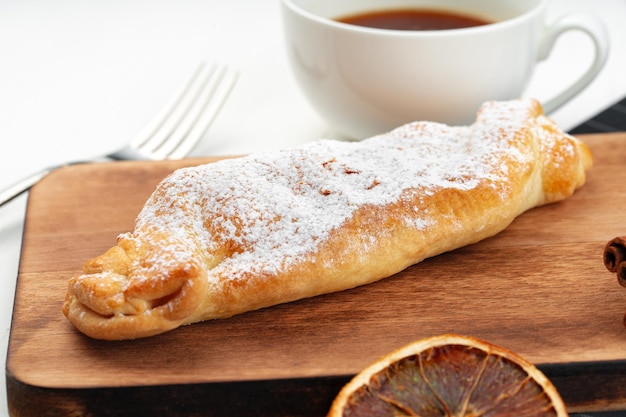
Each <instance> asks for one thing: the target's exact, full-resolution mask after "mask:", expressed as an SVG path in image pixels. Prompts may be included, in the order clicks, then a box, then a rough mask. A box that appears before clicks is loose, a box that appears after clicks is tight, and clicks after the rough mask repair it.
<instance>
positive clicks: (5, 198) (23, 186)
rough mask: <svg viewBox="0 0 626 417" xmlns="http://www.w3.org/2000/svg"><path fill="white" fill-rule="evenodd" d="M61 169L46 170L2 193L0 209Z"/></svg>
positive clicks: (51, 168) (49, 168)
mask: <svg viewBox="0 0 626 417" xmlns="http://www.w3.org/2000/svg"><path fill="white" fill-rule="evenodd" d="M59 167H60V166H53V167H48V168H44V169H42V170H40V171H37V172H35V173H33V174H31V175H29V176H28V177H26V178H24V179H22V180H21V181H19V182H17V183H15V184H13V185H10V186H9V187H7V188H5V189H4V190H2V191H0V207H1V206H3V205H5V204H6V203H8V202H9V201H11V200H13V199H14V198H15V197H17V196H19V195H21V194H23V193H24V192H26V191H28V190H30V188H31V187H32V186H33V185H35V184H37V183H38V182H39V181H40V180H41V179H42V178H44V177H45V176H46V175H48V174H49V173H50V172H52V171H54V170H56V169H57V168H59Z"/></svg>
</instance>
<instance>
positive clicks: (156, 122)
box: [129, 62, 205, 152]
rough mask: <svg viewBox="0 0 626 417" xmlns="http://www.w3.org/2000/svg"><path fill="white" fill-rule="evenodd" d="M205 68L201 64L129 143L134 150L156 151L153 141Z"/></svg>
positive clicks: (203, 64)
mask: <svg viewBox="0 0 626 417" xmlns="http://www.w3.org/2000/svg"><path fill="white" fill-rule="evenodd" d="M204 67H205V63H204V62H201V63H200V64H199V65H198V66H197V67H196V68H195V69H194V71H193V73H192V74H191V75H190V76H189V77H188V78H187V79H186V80H185V82H184V83H183V84H182V85H181V86H180V87H179V88H178V90H177V91H176V92H175V94H174V96H173V97H172V98H171V99H170V101H169V102H168V103H167V104H166V106H165V107H163V108H162V109H161V111H160V112H159V113H157V115H156V116H155V117H154V118H153V119H152V120H151V121H150V123H148V124H147V125H146V126H145V127H144V129H143V130H141V131H140V132H139V134H138V135H137V136H135V137H134V138H133V139H132V140H131V141H130V143H129V145H130V147H132V148H143V149H145V150H146V151H147V152H151V150H153V149H156V146H154V145H151V141H150V140H151V139H153V138H154V135H155V133H156V132H157V131H159V129H161V128H162V126H163V125H164V124H165V123H166V122H167V120H168V117H169V115H170V114H171V113H172V112H173V111H174V110H175V109H176V108H178V106H180V104H181V102H182V101H183V99H184V97H185V95H186V94H187V93H188V91H189V89H190V88H191V86H192V85H193V84H194V82H196V80H197V78H198V77H199V76H200V74H201V72H202V69H203V68H204Z"/></svg>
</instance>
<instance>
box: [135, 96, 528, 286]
mask: <svg viewBox="0 0 626 417" xmlns="http://www.w3.org/2000/svg"><path fill="white" fill-rule="evenodd" d="M530 110H531V107H530V105H529V102H527V101H513V102H506V103H497V105H491V104H490V105H488V106H486V107H485V108H484V110H483V112H482V114H481V117H480V120H479V121H478V122H477V123H476V124H474V125H472V126H470V127H455V128H450V127H447V126H444V125H440V124H436V123H424V122H421V123H413V124H408V125H406V126H402V127H400V128H398V129H396V130H394V131H393V132H391V133H389V134H386V135H381V136H378V137H374V138H371V139H368V140H365V141H361V142H341V141H332V140H320V141H317V142H314V143H311V144H308V145H305V146H302V147H299V148H293V149H286V150H282V151H276V152H266V153H260V154H256V155H251V156H248V157H244V158H237V159H229V160H223V161H219V162H217V163H212V164H207V165H202V166H198V167H192V168H183V169H180V170H177V171H175V172H174V173H173V174H172V175H170V176H169V177H168V178H167V179H165V180H164V182H163V183H162V184H161V186H160V187H159V188H158V189H157V191H156V192H155V193H154V194H153V196H152V197H151V199H150V200H149V201H148V203H147V204H146V206H145V208H144V209H143V211H142V212H141V213H140V215H139V216H138V219H137V227H136V232H135V233H141V231H142V230H148V229H149V230H154V229H155V228H156V229H160V230H165V231H167V232H168V233H171V234H172V235H174V237H176V238H177V239H179V240H180V241H181V242H184V243H186V244H189V245H191V247H195V243H193V242H200V245H201V248H200V249H201V251H202V252H203V253H206V254H209V255H208V256H209V257H210V256H219V255H217V254H221V253H226V254H227V255H226V257H225V258H224V259H220V261H221V263H219V265H218V266H217V267H216V268H218V269H225V270H228V271H229V272H230V271H232V274H233V277H236V271H243V270H248V271H249V270H250V269H251V268H258V271H255V272H261V273H263V272H272V271H275V270H277V269H279V268H284V267H287V266H289V264H291V263H292V262H295V261H297V260H298V259H299V258H300V257H301V256H303V255H304V254H307V253H310V252H312V251H314V250H315V247H316V245H318V244H319V242H321V241H324V239H326V238H327V237H328V235H329V233H330V231H331V230H333V229H334V228H337V227H339V226H341V225H342V224H343V223H344V222H345V221H346V219H348V218H350V217H351V215H352V214H353V213H354V211H355V210H356V209H357V208H359V207H360V206H362V205H365V204H369V205H385V204H389V203H391V202H394V201H396V200H397V199H398V198H399V197H400V195H401V193H402V192H403V191H404V190H407V189H410V188H416V187H419V188H420V189H422V190H424V192H426V193H434V192H435V191H436V190H437V189H440V188H454V189H459V190H468V189H471V188H474V187H476V186H477V185H478V184H479V183H481V182H482V183H483V184H484V183H485V181H486V182H487V183H488V184H489V186H492V187H493V188H494V190H495V191H496V193H498V194H499V195H500V197H501V198H502V199H506V198H507V190H508V188H507V181H508V180H507V175H508V172H507V167H506V166H498V165H497V164H498V163H499V162H497V161H498V160H499V157H498V155H499V154H501V153H507V154H508V155H510V156H512V157H514V158H517V159H518V160H519V164H531V163H532V161H529V160H528V159H527V158H528V157H525V156H524V155H523V154H522V153H520V152H516V151H515V150H514V149H512V148H511V147H510V146H509V144H510V141H511V140H512V137H511V136H508V135H510V134H508V133H506V132H515V131H517V130H519V129H521V128H523V124H524V122H525V121H527V120H528V118H529V117H530V113H529V112H530ZM405 222H406V224H408V225H410V226H412V227H415V228H416V229H418V230H420V229H424V228H427V227H429V226H430V225H431V224H432V219H431V217H430V215H429V213H428V209H427V207H419V206H416V207H415V208H414V216H413V217H411V218H408V219H406V220H405ZM212 254H213V255H212Z"/></svg>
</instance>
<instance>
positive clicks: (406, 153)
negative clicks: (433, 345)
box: [63, 100, 591, 339]
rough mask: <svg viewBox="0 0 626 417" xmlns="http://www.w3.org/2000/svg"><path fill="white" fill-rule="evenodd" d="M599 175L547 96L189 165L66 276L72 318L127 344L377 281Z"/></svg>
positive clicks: (472, 239) (494, 229) (68, 312)
mask: <svg viewBox="0 0 626 417" xmlns="http://www.w3.org/2000/svg"><path fill="white" fill-rule="evenodd" d="M590 166H591V154H590V152H589V150H588V148H587V147H586V146H585V145H584V144H583V143H582V142H580V141H579V140H577V139H575V138H573V137H571V136H568V135H566V134H564V133H563V132H562V131H560V130H559V129H558V128H557V127H556V125H555V124H554V123H553V122H552V121H551V120H549V119H548V118H547V117H545V116H544V115H543V111H542V109H541V106H540V105H539V103H538V102H536V101H534V100H516V101H510V102H489V103H485V104H484V105H483V106H482V108H481V109H480V111H479V113H478V116H477V120H476V122H475V123H474V124H473V125H471V126H463V127H449V126H445V125H442V124H437V123H430V122H416V123H411V124H408V125H405V126H402V127H399V128H398V129H396V130H394V131H392V132H389V133H386V134H383V135H380V136H377V137H374V138H371V139H367V140H364V141H361V142H340V141H330V140H322V141H317V142H314V143H311V144H309V145H305V146H302V147H298V148H292V149H285V150H281V151H275V152H266V153H260V154H256V155H250V156H248V157H244V158H237V159H229V160H224V161H219V162H217V163H212V164H207V165H201V166H198V167H191V168H183V169H179V170H177V171H175V172H173V173H172V174H171V175H170V176H168V177H167V178H165V179H164V180H163V181H162V182H161V183H160V184H159V186H158V187H157V188H156V190H155V191H154V193H153V194H152V196H151V197H150V198H149V199H148V201H147V202H146V204H145V206H144V208H143V209H142V211H141V212H140V213H139V215H138V217H137V221H136V225H135V230H133V231H132V232H128V233H125V234H123V235H121V236H120V237H119V239H118V243H117V245H116V246H114V247H112V248H111V249H110V250H109V251H107V252H106V253H104V254H103V255H101V256H99V257H97V258H95V259H93V260H91V261H89V262H87V263H86V264H85V266H84V269H83V273H82V274H80V275H78V276H76V277H73V278H71V279H70V281H69V287H68V293H67V296H66V300H65V303H64V307H63V311H64V313H65V315H66V316H67V317H68V319H69V320H70V321H71V322H72V323H73V324H74V325H75V326H76V327H77V328H78V329H79V330H80V331H82V332H83V333H85V334H87V335H89V336H91V337H94V338H100V339H130V338H137V337H146V336H151V335H154V334H158V333H161V332H165V331H167V330H171V329H174V328H176V327H178V326H180V325H183V324H190V323H194V322H198V321H202V320H208V319H217V318H225V317H229V316H232V315H234V314H239V313H243V312H246V311H250V310H254V309H259V308H264V307H268V306H271V305H275V304H278V303H285V302H289V301H294V300H297V299H301V298H305V297H312V296H315V295H319V294H324V293H329V292H334V291H341V290H344V289H348V288H352V287H355V286H358V285H362V284H366V283H370V282H374V281H376V280H379V279H381V278H385V277H388V276H390V275H393V274H395V273H397V272H399V271H401V270H403V269H404V268H406V267H408V266H410V265H412V264H415V263H417V262H419V261H421V260H423V259H425V258H427V257H431V256H435V255H437V254H440V253H442V252H446V251H449V250H453V249H456V248H458V247H461V246H464V245H468V244H471V243H475V242H477V241H480V240H482V239H484V238H487V237H490V236H493V235H494V234H496V233H498V232H500V231H501V230H503V229H504V228H506V227H507V226H508V225H509V224H510V223H511V222H512V221H513V219H514V218H515V217H516V216H518V215H519V214H521V213H523V212H524V211H526V210H528V209H530V208H532V207H535V206H539V205H542V204H546V203H550V202H554V201H559V200H562V199H564V198H567V197H568V196H570V195H571V194H572V193H573V192H574V190H575V189H577V188H578V187H580V186H582V185H583V184H584V182H585V171H586V169H588V168H589V167H590Z"/></svg>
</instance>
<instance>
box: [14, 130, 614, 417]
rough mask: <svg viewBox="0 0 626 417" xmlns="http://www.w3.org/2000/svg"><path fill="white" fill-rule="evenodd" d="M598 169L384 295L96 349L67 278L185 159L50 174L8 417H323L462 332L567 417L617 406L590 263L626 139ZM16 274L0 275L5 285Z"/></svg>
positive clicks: (385, 287) (317, 302)
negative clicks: (550, 385)
mask: <svg viewBox="0 0 626 417" xmlns="http://www.w3.org/2000/svg"><path fill="white" fill-rule="evenodd" d="M583 139H584V140H585V141H586V142H587V143H588V144H589V145H590V147H591V148H592V151H593V153H594V156H595V166H594V167H593V168H592V170H591V171H590V173H589V176H588V182H587V184H586V185H585V186H584V187H583V188H582V189H581V190H579V191H578V192H577V193H576V194H575V195H574V196H573V197H572V198H570V199H568V200H567V201H565V202H562V203H558V204H553V205H549V206H545V207H541V208H538V209H534V210H531V211H529V212H527V213H525V214H524V215H522V216H521V217H519V218H518V219H517V220H516V221H515V222H514V223H513V224H512V225H511V226H510V227H509V228H508V229H507V230H505V231H504V232H502V233H501V234H499V235H498V236H496V237H494V238H491V239H488V240H485V241H483V242H481V243H478V244H476V245H472V246H469V247H466V248H463V249H460V250H457V251H454V252H451V253H447V254H444V255H440V256H438V257H436V258H432V259H429V260H426V261H424V262H422V263H420V264H418V265H415V266H413V267H411V268H409V269H407V270H405V271H404V272H402V273H400V274H398V275H396V276H394V277H391V278H389V279H386V280H383V281H381V282H378V283H375V284H372V285H368V286H364V287H360V288H356V289H353V290H350V291H345V292H341V293H336V294H329V295H325V296H320V297H316V298H312V299H307V300H302V301H299V302H294V303H290V304H285V305H280V306H276V307H272V308H268V309H264V310H260V311H256V312H252V313H248V314H243V315H240V316H237V317H233V318H230V319H225V320H218V321H210V322H205V323H200V324H195V325H191V326H186V327H183V328H180V329H177V330H175V331H172V332H169V333H166V334H163V335H159V336H155V337H152V338H147V339H142V340H134V341H123V342H105V341H97V340H92V339H89V338H87V337H85V336H83V335H82V334H80V333H78V332H76V331H75V330H74V328H73V327H72V326H71V325H70V324H69V323H68V322H67V321H66V319H65V318H64V316H63V315H62V313H61V305H62V303H63V298H64V295H65V291H66V285H67V280H68V278H69V277H70V276H72V275H73V274H75V273H76V272H78V271H79V270H80V268H81V265H82V263H83V262H84V261H85V260H87V259H88V258H91V257H93V256H96V255H99V254H100V253H102V252H104V251H105V250H106V249H108V248H109V247H110V246H113V245H114V244H115V239H116V236H117V235H118V234H119V233H121V232H125V231H127V230H130V229H132V227H133V222H134V219H135V216H136V215H137V213H138V211H139V210H140V208H141V207H142V205H143V203H144V201H145V200H146V198H147V197H148V195H149V194H150V193H151V191H152V189H153V187H154V186H155V185H156V183H157V182H158V181H160V180H161V179H162V178H163V177H164V176H165V175H167V174H168V173H169V172H170V171H171V170H173V169H174V168H177V167H179V166H183V165H188V164H195V163H200V162H205V161H211V160H187V161H182V162H119V163H113V164H97V165H78V166H71V167H67V168H63V169H61V170H59V171H57V172H55V173H53V174H51V175H50V176H49V177H47V178H45V179H44V180H43V181H41V183H40V184H38V185H37V186H36V187H34V188H33V189H32V191H31V195H30V198H29V203H28V210H27V215H26V226H25V231H24V241H23V250H22V258H21V263H20V269H19V276H18V282H17V289H16V298H15V309H14V315H13V321H12V328H11V336H10V340H9V349H8V358H7V375H6V376H7V391H8V402H9V408H10V412H11V414H12V415H13V416H42V415H47V416H109V415H111V416H112V415H115V416H127V415H128V416H131V415H169V416H192V415H193V416H196V415H203V416H225V415H229V416H231V415H232V416H235V415H236V416H255V417H259V416H322V415H325V413H326V411H327V410H328V407H329V405H330V402H331V400H332V399H333V398H334V396H335V395H336V394H337V392H338V390H339V389H340V387H341V386H342V385H343V384H344V383H345V382H346V381H347V380H348V379H349V378H350V377H351V376H352V375H354V374H355V373H357V372H358V371H360V370H361V369H362V368H363V367H365V366H366V365H368V364H369V363H371V362H372V361H373V360H375V359H377V358H378V357H380V356H382V355H383V354H386V353H388V352H389V351H391V350H394V349H396V348H398V347H400V346H403V345H405V344H407V343H409V342H411V341H414V340H416V339H419V338H423V337H427V336H432V335H436V334H441V333H448V332H452V333H459V334H464V335H471V336H475V337H478V338H481V339H484V340H487V341H489V342H492V343H495V344H498V345H501V346H504V347H506V348H509V349H511V350H513V351H515V352H517V353H519V354H521V355H522V356H524V357H526V358H527V359H528V360H530V361H531V362H534V363H535V364H537V365H538V366H539V367H540V368H541V369H542V370H543V371H544V372H545V373H546V374H547V375H548V377H549V378H550V379H551V380H552V381H553V382H554V383H555V385H556V386H557V388H558V389H559V391H560V392H561V395H562V396H563V397H564V399H565V401H566V403H567V404H568V407H569V410H570V412H572V411H580V410H601V409H616V408H626V329H625V328H624V324H623V317H624V313H625V312H626V289H624V288H622V287H620V286H619V285H618V282H617V279H616V277H615V276H614V275H613V274H611V273H610V272H608V271H607V270H606V269H605V268H604V265H603V262H602V253H603V248H604V245H605V244H606V243H607V242H608V240H610V239H611V238H613V237H615V236H618V235H622V234H626V209H625V207H626V178H625V175H624V172H626V170H625V169H626V168H625V167H626V166H625V165H624V161H625V160H626V133H624V134H622V133H620V134H604V135H595V136H585V137H584V138H583ZM4 279H12V277H4Z"/></svg>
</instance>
